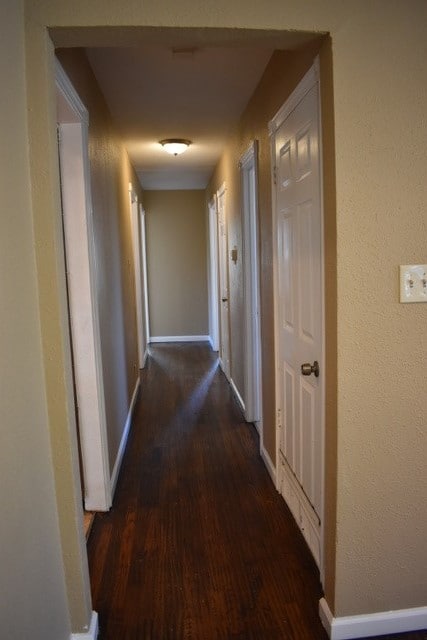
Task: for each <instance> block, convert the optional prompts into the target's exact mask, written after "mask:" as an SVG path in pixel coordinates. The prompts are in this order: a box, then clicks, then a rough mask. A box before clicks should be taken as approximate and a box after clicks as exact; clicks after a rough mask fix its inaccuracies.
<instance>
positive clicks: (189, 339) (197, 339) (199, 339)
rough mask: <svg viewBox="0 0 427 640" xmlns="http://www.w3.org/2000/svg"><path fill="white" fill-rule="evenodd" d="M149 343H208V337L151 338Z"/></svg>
mask: <svg viewBox="0 0 427 640" xmlns="http://www.w3.org/2000/svg"><path fill="white" fill-rule="evenodd" d="M150 342H209V336H151V338H150Z"/></svg>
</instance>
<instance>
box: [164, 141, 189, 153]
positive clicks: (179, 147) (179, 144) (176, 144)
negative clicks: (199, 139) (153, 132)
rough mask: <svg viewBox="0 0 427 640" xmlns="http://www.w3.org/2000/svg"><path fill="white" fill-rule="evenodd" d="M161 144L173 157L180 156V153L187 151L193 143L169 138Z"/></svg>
mask: <svg viewBox="0 0 427 640" xmlns="http://www.w3.org/2000/svg"><path fill="white" fill-rule="evenodd" d="M160 144H161V145H162V147H163V149H164V150H165V151H167V152H168V153H170V154H171V155H172V156H178V155H179V154H180V153H184V151H187V149H188V147H189V146H190V144H191V141H190V140H183V139H182V138H167V139H166V140H160Z"/></svg>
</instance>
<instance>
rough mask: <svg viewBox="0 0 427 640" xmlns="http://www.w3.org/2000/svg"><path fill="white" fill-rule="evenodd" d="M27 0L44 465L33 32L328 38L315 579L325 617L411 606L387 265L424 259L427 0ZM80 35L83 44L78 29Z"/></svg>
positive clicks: (50, 188) (421, 340) (413, 498)
mask: <svg viewBox="0 0 427 640" xmlns="http://www.w3.org/2000/svg"><path fill="white" fill-rule="evenodd" d="M26 8H27V24H26V46H27V71H28V82H27V91H28V94H27V101H25V100H24V98H23V96H22V95H20V96H18V97H17V101H16V102H15V103H14V108H15V109H19V108H21V110H22V109H23V108H25V107H26V106H27V105H28V108H29V112H28V113H29V134H30V137H29V140H30V161H31V169H32V177H33V184H32V201H33V209H34V212H33V222H34V229H35V233H36V257H37V269H38V272H37V277H38V287H39V288H38V294H39V303H40V313H41V323H42V324H41V327H42V335H43V354H44V361H45V375H46V397H47V400H48V406H49V426H50V430H51V434H52V441H53V453H54V456H55V463H56V462H57V461H59V462H60V461H61V455H60V454H63V455H64V457H65V458H67V456H68V454H69V451H68V448H67V446H68V445H67V442H68V441H69V438H68V440H67V438H65V441H64V440H60V439H57V438H55V437H54V436H55V432H58V433H61V434H63V433H66V432H67V425H68V417H67V402H68V398H69V393H68V392H67V387H66V385H64V378H63V371H64V365H63V364H62V362H63V361H64V360H63V356H64V353H65V354H66V353H67V346H66V344H64V328H63V327H64V322H63V318H62V314H61V309H62V308H63V304H62V301H61V296H60V293H59V289H58V288H57V287H56V284H55V283H56V277H55V274H57V277H58V278H59V279H61V278H62V275H61V266H60V261H58V259H57V255H58V245H57V227H58V219H59V206H58V199H57V197H52V195H51V194H55V193H57V189H56V188H55V184H56V179H57V171H56V169H55V166H56V159H55V154H54V146H55V145H54V128H53V122H54V99H53V90H52V86H53V84H52V79H51V78H52V63H51V60H52V55H53V54H52V51H51V48H50V47H49V43H48V39H47V38H48V36H47V33H46V30H45V27H46V26H49V25H55V26H57V27H61V26H63V27H76V28H78V27H81V26H96V25H104V27H105V29H104V32H103V33H104V35H105V34H108V27H110V26H111V27H113V26H114V25H117V26H120V27H122V29H121V32H120V33H121V36H122V37H126V34H125V29H124V28H123V27H125V26H126V25H129V26H132V27H133V28H135V26H136V25H139V24H140V25H152V26H153V25H154V26H155V25H163V26H186V27H192V26H194V27H239V28H254V29H264V28H265V29H266V28H269V29H297V30H314V31H322V32H330V35H331V42H332V53H333V74H332V87H333V93H334V126H335V171H336V286H337V336H336V337H337V356H336V361H335V363H334V362H332V363H330V365H329V366H330V367H332V368H333V365H335V364H336V372H337V402H336V411H337V423H338V438H337V460H336V463H335V467H336V474H337V500H336V504H337V510H336V517H334V510H333V509H332V510H330V509H329V505H327V507H328V508H327V512H328V517H329V518H333V522H331V523H329V526H332V527H336V533H337V535H336V545H335V546H334V547H333V548H332V550H331V552H330V555H329V561H328V563H329V565H330V566H329V568H328V571H329V572H330V574H331V572H332V571H335V579H334V587H335V594H334V593H333V590H332V589H330V590H329V592H328V594H327V596H328V601H329V604H330V606H331V608H332V609H333V611H334V612H335V614H336V615H339V616H342V615H351V614H357V613H368V612H373V611H384V610H389V609H397V608H405V607H414V606H421V605H425V593H426V591H427V571H426V566H427V557H426V556H427V546H426V545H425V540H426V539H427V509H426V486H427V477H426V474H427V466H426V465H425V459H426V439H427V435H426V429H427V426H426V420H425V416H426V415H427V394H426V393H425V388H424V387H425V383H424V380H423V376H422V375H416V372H422V371H423V370H424V365H425V361H426V356H427V352H426V351H427V340H426V332H427V324H426V321H425V320H426V316H425V314H426V307H425V306H423V305H406V306H403V305H399V303H398V281H397V266H398V265H399V263H408V262H418V261H419V262H426V261H427V257H426V250H425V235H426V215H425V202H426V200H427V181H426V180H425V166H426V164H427V144H426V142H427V120H426V118H425V110H426V105H427V82H426V60H427V39H426V38H425V25H426V22H427V4H426V3H425V2H424V0H409V1H407V0H392V1H391V2H390V1H389V0H373V1H372V2H370V3H361V2H360V0H348V1H347V2H345V3H343V2H341V0H325V1H324V2H322V3H319V2H317V0H307V2H304V3H301V2H299V1H298V0H269V1H268V2H266V3H249V4H248V3H247V2H246V1H244V0H234V1H233V2H230V1H229V0H218V2H216V3H215V4H212V3H211V2H207V1H200V0H199V1H198V2H197V3H196V2H194V0H181V2H180V3H174V2H163V3H152V2H145V3H143V4H141V2H140V0H126V2H122V3H121V4H120V5H117V4H114V3H106V2H104V1H103V0H93V2H91V3H88V2H83V1H82V0H77V1H76V2H74V3H72V4H70V3H69V2H66V1H65V0H55V2H54V1H53V0H39V1H38V2H37V3H35V2H32V1H29V2H28V3H27V5H26ZM134 33H135V32H134ZM70 37H71V38H73V34H71V36H70ZM79 37H80V38H81V40H80V41H81V42H83V41H84V40H85V38H88V37H90V32H86V34H82V33H80V36H79ZM92 37H93V36H92ZM87 44H91V42H90V41H88V42H87ZM13 81H15V79H14V80H13ZM9 82H10V83H11V82H12V80H10V81H9ZM7 151H8V154H9V149H8V150H7ZM20 186H21V189H22V188H23V185H22V179H21V185H20ZM27 186H28V183H27ZM332 254H333V251H332V252H331V255H332ZM331 255H330V256H329V259H331V260H332V262H334V258H333V256H332V257H331ZM263 266H265V265H263ZM267 268H268V265H267ZM263 304H265V299H264V301H263ZM328 357H330V358H332V359H333V358H334V354H333V353H332V356H329V355H328ZM63 442H65V443H66V444H65V445H63V444H62V443H63ZM331 463H332V461H331ZM71 484H72V483H71V475H70V473H69V470H68V468H66V467H65V468H64V469H62V468H58V469H57V473H56V488H57V491H58V492H59V497H60V500H59V503H58V504H59V507H60V508H61V505H62V502H63V501H62V500H61V497H62V496H63V495H64V494H65V495H70V494H71V493H72V492H71V489H70V486H71ZM70 509H71V511H72V510H73V509H74V507H73V505H72V504H71V506H70ZM71 543H72V540H71V541H68V544H69V546H70V547H71V546H72V544H71ZM70 562H71V561H70ZM74 563H75V566H76V571H77V573H78V571H79V565H78V561H77V560H74ZM69 573H70V574H71V568H69ZM74 586H75V597H74V600H75V601H76V602H77V601H78V600H79V599H80V605H81V601H82V600H84V598H83V597H82V596H81V585H80V584H79V576H78V575H77V577H76V579H75V583H74ZM79 615H82V605H81V606H80V609H78V610H74V612H73V614H72V620H73V624H74V625H75V624H76V622H75V621H76V620H77V618H78V617H79Z"/></svg>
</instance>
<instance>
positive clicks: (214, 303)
mask: <svg viewBox="0 0 427 640" xmlns="http://www.w3.org/2000/svg"><path fill="white" fill-rule="evenodd" d="M217 215H218V212H217V206H216V196H215V195H214V196H213V198H212V200H210V202H209V203H208V234H209V238H208V247H209V256H208V274H209V276H208V289H209V338H210V341H211V346H212V349H213V350H214V351H218V349H219V293H218V292H219V289H218V220H217Z"/></svg>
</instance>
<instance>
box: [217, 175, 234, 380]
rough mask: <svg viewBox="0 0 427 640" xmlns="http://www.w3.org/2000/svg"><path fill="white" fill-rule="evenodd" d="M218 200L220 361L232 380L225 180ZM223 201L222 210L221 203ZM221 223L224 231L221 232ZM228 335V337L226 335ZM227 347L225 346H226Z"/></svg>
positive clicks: (228, 378) (223, 369)
mask: <svg viewBox="0 0 427 640" xmlns="http://www.w3.org/2000/svg"><path fill="white" fill-rule="evenodd" d="M216 202H217V212H218V215H217V218H218V266H219V270H218V271H219V274H218V277H219V288H218V305H219V309H220V312H219V321H220V322H219V324H220V343H219V363H220V366H221V369H222V371H223V372H224V374H225V376H226V378H227V380H229V381H230V382H231V353H230V298H229V296H230V284H229V273H228V229H227V213H226V208H225V202H226V186H225V182H224V183H223V184H222V185H221V187H220V188H219V189H218V191H217V193H216ZM220 202H221V203H222V210H221V205H220V204H219V203H220ZM221 225H222V227H223V233H221ZM225 336H226V337H225ZM224 347H225V348H224Z"/></svg>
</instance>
